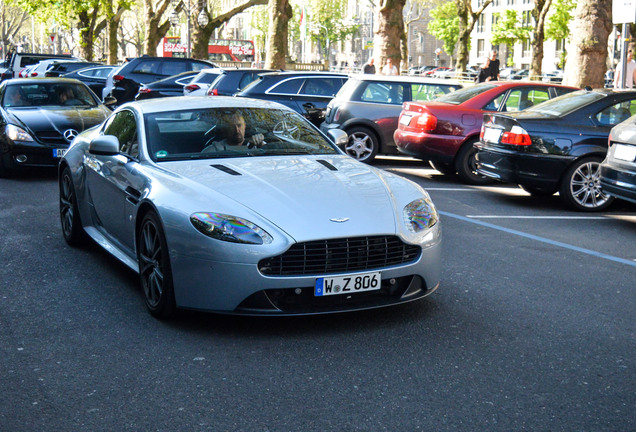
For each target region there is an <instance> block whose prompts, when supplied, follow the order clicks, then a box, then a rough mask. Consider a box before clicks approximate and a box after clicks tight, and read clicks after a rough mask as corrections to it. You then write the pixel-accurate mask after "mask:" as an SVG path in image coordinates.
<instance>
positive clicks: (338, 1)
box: [308, 0, 359, 59]
mask: <svg viewBox="0 0 636 432" xmlns="http://www.w3.org/2000/svg"><path fill="white" fill-rule="evenodd" d="M346 7H347V2H346V0H332V1H324V0H310V2H309V8H308V9H309V10H308V15H309V21H308V22H309V32H308V35H309V37H310V38H311V40H313V41H314V42H316V43H318V44H319V46H320V47H322V49H323V52H324V53H325V57H326V58H327V59H328V58H329V50H331V47H332V46H334V45H336V44H337V43H338V42H340V41H343V40H345V39H347V38H348V37H349V36H350V35H352V34H354V33H355V32H356V31H357V30H358V28H359V25H357V24H352V23H347V22H345V14H346Z"/></svg>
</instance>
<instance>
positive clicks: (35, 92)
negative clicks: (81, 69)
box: [2, 82, 97, 107]
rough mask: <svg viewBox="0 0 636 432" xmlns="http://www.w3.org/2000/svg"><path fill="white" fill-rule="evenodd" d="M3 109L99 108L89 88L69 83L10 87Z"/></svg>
mask: <svg viewBox="0 0 636 432" xmlns="http://www.w3.org/2000/svg"><path fill="white" fill-rule="evenodd" d="M2 106H3V107H28V106H37V107H49V106H89V107H94V106H97V102H96V101H95V98H94V97H93V96H92V95H91V93H90V91H89V90H88V88H87V87H86V86H84V85H81V84H74V83H72V82H71V83H68V82H39V83H33V84H31V83H27V84H18V85H8V86H7V87H6V89H5V91H4V95H3V97H2Z"/></svg>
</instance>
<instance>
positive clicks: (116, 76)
mask: <svg viewBox="0 0 636 432" xmlns="http://www.w3.org/2000/svg"><path fill="white" fill-rule="evenodd" d="M123 79H124V76H123V75H114V76H113V83H117V82H119V81H121V80H123Z"/></svg>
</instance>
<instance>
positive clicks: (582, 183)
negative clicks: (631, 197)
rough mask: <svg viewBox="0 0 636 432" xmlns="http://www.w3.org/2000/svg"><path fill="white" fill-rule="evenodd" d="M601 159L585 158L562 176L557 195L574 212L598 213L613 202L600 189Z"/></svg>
mask: <svg viewBox="0 0 636 432" xmlns="http://www.w3.org/2000/svg"><path fill="white" fill-rule="evenodd" d="M601 162H602V158H600V157H587V158H583V159H579V160H578V161H576V162H575V163H574V164H573V165H572V166H571V167H570V168H568V170H567V171H566V172H565V175H564V176H563V180H562V181H561V186H560V188H559V195H561V198H562V199H563V200H564V201H565V203H566V204H567V205H568V206H569V207H571V208H573V209H574V210H580V211H599V210H603V209H606V208H607V207H609V206H610V204H612V202H613V201H614V197H611V196H609V195H607V194H605V192H603V190H602V189H601V183H600V167H601Z"/></svg>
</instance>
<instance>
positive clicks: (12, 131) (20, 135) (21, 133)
mask: <svg viewBox="0 0 636 432" xmlns="http://www.w3.org/2000/svg"><path fill="white" fill-rule="evenodd" d="M6 131H7V137H9V139H10V140H11V141H35V140H34V139H33V137H32V136H31V135H29V133H28V132H27V131H25V130H24V129H22V128H21V127H19V126H16V125H12V124H8V125H7V129H6Z"/></svg>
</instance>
